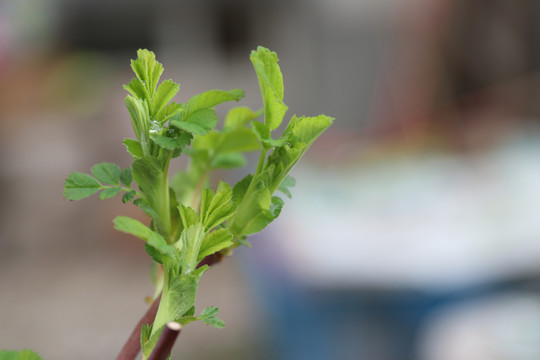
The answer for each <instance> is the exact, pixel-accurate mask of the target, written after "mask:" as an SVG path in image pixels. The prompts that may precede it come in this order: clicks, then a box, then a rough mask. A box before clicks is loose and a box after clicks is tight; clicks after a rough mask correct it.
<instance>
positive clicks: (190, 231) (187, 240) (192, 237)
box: [180, 223, 205, 274]
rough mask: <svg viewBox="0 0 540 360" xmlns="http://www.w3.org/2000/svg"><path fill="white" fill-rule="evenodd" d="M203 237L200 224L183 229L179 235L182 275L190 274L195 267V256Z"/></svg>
mask: <svg viewBox="0 0 540 360" xmlns="http://www.w3.org/2000/svg"><path fill="white" fill-rule="evenodd" d="M204 236H205V232H204V228H203V226H202V224H200V223H199V224H195V225H191V226H186V227H184V230H183V231H182V234H181V235H180V241H181V242H182V255H181V261H182V263H183V268H182V273H183V274H190V273H191V272H193V271H194V270H195V268H196V267H197V264H198V261H197V256H198V254H199V250H200V248H201V244H202V241H203V239H204Z"/></svg>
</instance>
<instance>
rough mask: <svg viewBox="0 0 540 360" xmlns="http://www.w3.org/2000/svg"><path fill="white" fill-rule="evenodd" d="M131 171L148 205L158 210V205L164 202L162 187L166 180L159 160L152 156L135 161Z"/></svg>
mask: <svg viewBox="0 0 540 360" xmlns="http://www.w3.org/2000/svg"><path fill="white" fill-rule="evenodd" d="M131 171H132V175H133V180H135V182H136V183H137V185H139V188H140V189H141V190H142V191H143V192H144V194H145V196H146V199H147V200H148V204H149V205H150V206H151V207H152V208H154V210H157V209H158V206H157V205H158V204H159V203H160V202H161V201H162V198H161V196H162V195H163V194H162V192H161V187H162V186H163V180H164V175H163V171H162V170H161V164H160V162H159V160H158V159H156V158H154V157H151V156H146V157H144V158H142V159H138V160H135V161H134V162H133V164H132V165H131Z"/></svg>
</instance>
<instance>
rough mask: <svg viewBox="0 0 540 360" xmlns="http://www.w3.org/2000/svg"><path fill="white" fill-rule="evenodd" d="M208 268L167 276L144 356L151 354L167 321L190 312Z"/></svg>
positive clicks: (203, 267)
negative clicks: (203, 275) (200, 282)
mask: <svg viewBox="0 0 540 360" xmlns="http://www.w3.org/2000/svg"><path fill="white" fill-rule="evenodd" d="M206 270H208V266H202V267H200V268H199V269H197V270H194V271H193V272H192V273H190V274H188V275H186V274H180V275H178V276H174V277H171V276H168V277H167V279H168V280H167V281H166V282H165V284H164V287H163V293H162V296H161V302H160V304H159V308H158V312H157V314H156V318H155V320H154V324H153V325H152V334H151V338H150V340H149V341H148V342H147V343H146V344H145V345H144V346H143V353H144V356H147V357H148V356H149V355H150V353H151V351H152V350H153V348H154V346H155V343H156V342H157V338H159V335H160V334H161V332H162V330H163V327H164V326H165V324H167V322H169V321H174V320H176V319H179V318H181V317H182V316H184V315H185V314H188V313H189V312H190V310H191V308H192V307H193V306H194V304H195V296H196V294H197V287H198V285H199V281H200V279H201V276H202V274H203V273H204V272H205V271H206Z"/></svg>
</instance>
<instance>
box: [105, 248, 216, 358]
mask: <svg viewBox="0 0 540 360" xmlns="http://www.w3.org/2000/svg"><path fill="white" fill-rule="evenodd" d="M221 259H223V255H221V254H219V253H216V254H213V255H208V256H207V257H205V258H204V259H203V260H202V261H201V262H200V263H199V265H198V266H197V267H201V266H203V265H208V266H212V265H213V264H215V263H218V262H220V261H221ZM160 300H161V294H160V295H159V296H158V297H157V298H156V300H154V302H153V303H152V305H150V307H149V308H148V310H147V311H146V313H145V314H144V315H143V317H142V318H141V319H140V320H139V322H138V323H137V325H136V326H135V328H134V329H133V331H132V332H131V335H129V338H128V339H127V341H126V343H125V344H124V346H123V347H122V350H120V353H119V354H118V356H117V357H116V360H135V358H136V357H137V355H138V354H139V351H141V328H142V326H143V325H144V324H152V323H153V322H154V319H155V318H156V313H157V310H158V306H159V301H160Z"/></svg>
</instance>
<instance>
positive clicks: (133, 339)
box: [116, 294, 161, 360]
mask: <svg viewBox="0 0 540 360" xmlns="http://www.w3.org/2000/svg"><path fill="white" fill-rule="evenodd" d="M160 300H161V294H159V296H158V297H157V299H156V300H154V302H153V303H152V305H150V307H149V308H148V310H147V311H146V313H145V314H144V315H143V317H142V318H141V320H139V322H138V323H137V325H136V326H135V328H134V329H133V331H132V332H131V335H129V338H128V339H127V341H126V343H125V344H124V347H123V348H122V350H121V351H120V354H118V356H117V357H116V360H135V358H136V357H137V355H138V354H139V351H141V328H142V327H143V325H144V324H152V323H153V322H154V319H155V318H156V313H157V310H158V306H159V301H160Z"/></svg>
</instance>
